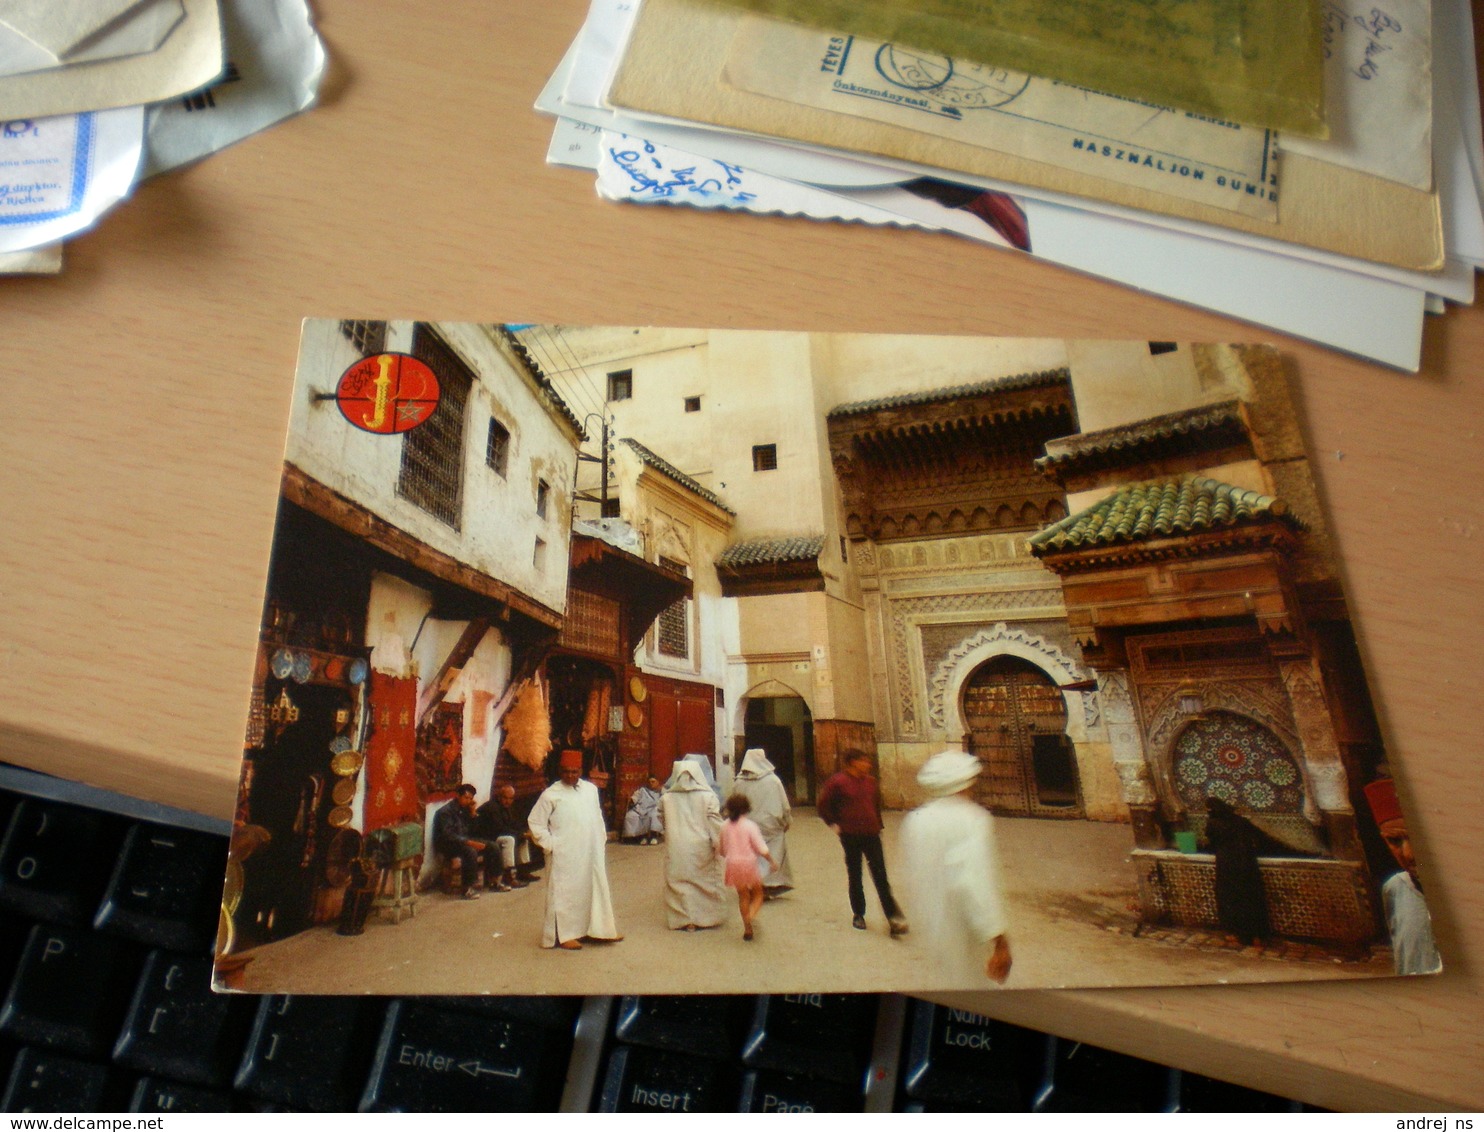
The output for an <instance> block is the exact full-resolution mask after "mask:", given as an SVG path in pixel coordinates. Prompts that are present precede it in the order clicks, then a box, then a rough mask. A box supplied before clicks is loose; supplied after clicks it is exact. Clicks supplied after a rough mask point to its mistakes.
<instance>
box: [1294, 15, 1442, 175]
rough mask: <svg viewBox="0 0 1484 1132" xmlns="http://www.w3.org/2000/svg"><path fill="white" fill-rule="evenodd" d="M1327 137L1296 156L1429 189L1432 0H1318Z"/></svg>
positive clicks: (1306, 144)
mask: <svg viewBox="0 0 1484 1132" xmlns="http://www.w3.org/2000/svg"><path fill="white" fill-rule="evenodd" d="M1324 53H1325V61H1324V67H1325V72H1324V76H1325V77H1324V81H1325V107H1326V118H1327V119H1328V122H1329V127H1330V136H1329V140H1328V141H1319V140H1316V139H1313V138H1301V137H1293V136H1289V137H1284V138H1282V139H1281V141H1280V144H1279V148H1280V149H1281V150H1282V151H1283V152H1284V153H1302V154H1305V155H1306V156H1309V157H1317V158H1318V159H1319V160H1321V161H1328V162H1330V163H1332V164H1335V165H1343V166H1345V167H1346V168H1347V169H1358V170H1359V171H1361V172H1362V173H1373V174H1375V175H1376V176H1377V177H1385V178H1387V179H1388V180H1391V181H1399V182H1401V183H1402V184H1404V185H1411V186H1412V187H1413V188H1414V189H1431V188H1432V0H1325V5H1324Z"/></svg>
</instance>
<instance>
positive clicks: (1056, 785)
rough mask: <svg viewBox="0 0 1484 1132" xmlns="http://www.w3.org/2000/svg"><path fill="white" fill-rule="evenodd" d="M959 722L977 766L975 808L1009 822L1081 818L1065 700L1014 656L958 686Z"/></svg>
mask: <svg viewBox="0 0 1484 1132" xmlns="http://www.w3.org/2000/svg"><path fill="white" fill-rule="evenodd" d="M964 716H965V718H966V719H967V721H968V724H969V749H970V750H971V751H972V752H973V753H974V754H975V755H977V756H978V757H979V759H980V761H982V762H983V763H984V773H983V774H981V775H980V776H979V784H978V787H977V791H976V793H977V797H978V799H979V801H980V803H981V804H983V805H985V806H987V807H989V809H991V810H993V811H994V812H995V813H997V814H1007V815H1011V816H1017V815H1018V816H1022V817H1023V816H1033V817H1065V818H1080V817H1082V816H1083V810H1082V791H1081V787H1080V784H1079V782H1078V779H1077V760H1076V757H1075V755H1074V753H1073V750H1072V743H1071V740H1069V739H1068V738H1067V705H1066V701H1065V700H1063V699H1062V694H1061V691H1060V690H1059V689H1058V688H1057V686H1056V685H1055V684H1054V683H1053V682H1052V680H1051V678H1050V677H1049V676H1047V675H1046V673H1044V672H1042V671H1041V670H1040V669H1039V668H1037V667H1036V666H1035V665H1033V664H1031V663H1029V662H1028V661H1024V660H1021V659H1019V658H1018V657H1012V656H1002V657H996V658H995V659H994V660H991V661H988V662H986V663H985V664H983V665H981V666H980V667H979V668H977V669H976V670H975V671H974V674H973V675H972V676H970V677H969V679H968V681H967V682H966V683H965V685H964Z"/></svg>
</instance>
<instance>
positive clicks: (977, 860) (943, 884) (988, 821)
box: [902, 751, 1010, 989]
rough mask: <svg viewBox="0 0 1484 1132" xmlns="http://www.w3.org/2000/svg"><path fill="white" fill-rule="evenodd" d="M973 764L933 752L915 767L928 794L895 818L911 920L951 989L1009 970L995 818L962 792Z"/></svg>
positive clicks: (954, 754) (975, 769)
mask: <svg viewBox="0 0 1484 1132" xmlns="http://www.w3.org/2000/svg"><path fill="white" fill-rule="evenodd" d="M979 771H980V763H979V760H978V759H976V758H975V757H974V756H973V755H970V754H965V753H964V752H963V751H940V752H939V753H938V754H936V755H934V756H933V757H932V758H930V759H928V761H927V762H926V763H924V764H923V766H922V769H921V770H920V771H918V773H917V782H918V784H919V785H920V786H921V787H922V788H923V790H925V791H926V792H927V794H928V800H927V801H926V802H924V803H923V804H922V805H920V806H918V807H917V809H915V810H913V811H912V812H911V813H910V814H908V815H907V816H906V817H905V818H904V819H903V820H902V849H903V852H904V853H905V855H906V858H907V879H908V883H909V887H908V889H907V896H908V898H909V899H908V905H909V907H910V908H911V909H912V922H913V923H914V924H916V925H917V927H918V931H919V935H920V936H921V937H922V938H924V939H925V940H926V942H927V946H928V947H929V949H930V950H931V952H932V954H933V958H934V960H935V961H936V962H937V963H938V965H939V970H940V971H941V972H942V973H943V976H944V977H945V978H946V979H948V980H951V981H950V982H949V983H948V984H947V987H951V988H952V989H966V988H970V987H976V986H983V985H984V981H985V979H986V978H987V979H992V980H993V981H995V982H997V983H1003V982H1004V981H1005V979H1006V978H1007V977H1008V976H1009V974H1010V942H1009V939H1008V938H1007V937H1006V935H1005V930H1006V922H1005V899H1004V887H1003V885H1002V882H1001V880H1000V865H999V853H998V851H997V850H996V848H995V835H994V819H993V818H991V817H990V816H989V812H988V811H987V810H985V809H984V807H983V806H980V805H979V804H978V803H977V802H975V801H974V800H973V799H971V798H970V797H968V794H967V791H968V790H969V788H970V787H972V786H973V785H974V779H975V778H977V777H978V775H979ZM945 989H946V988H945Z"/></svg>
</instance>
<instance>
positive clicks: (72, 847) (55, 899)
mask: <svg viewBox="0 0 1484 1132" xmlns="http://www.w3.org/2000/svg"><path fill="white" fill-rule="evenodd" d="M119 836H120V826H119V823H118V822H117V821H116V820H115V819H113V818H111V817H108V816H107V815H105V814H100V813H97V812H95V811H93V810H85V809H82V808H81V807H78V806H68V805H63V804H60V803H55V802H36V801H32V800H30V799H26V800H24V801H22V802H21V803H20V805H18V806H17V807H16V808H15V812H14V813H12V814H11V815H10V824H9V825H8V826H7V827H6V830H5V839H4V841H3V842H0V907H4V908H9V909H11V910H12V911H16V912H20V913H21V914H23V915H26V916H30V917H32V918H33V919H37V920H50V921H51V922H53V923H59V924H86V923H90V922H91V921H92V918H93V911H94V909H96V908H97V907H98V899H99V897H101V896H102V895H103V886H104V884H105V882H106V881H107V879H108V869H109V866H110V865H111V864H112V862H113V861H114V859H115V857H116V856H117V854H118V842H119Z"/></svg>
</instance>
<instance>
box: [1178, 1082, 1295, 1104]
mask: <svg viewBox="0 0 1484 1132" xmlns="http://www.w3.org/2000/svg"><path fill="white" fill-rule="evenodd" d="M1179 1078H1180V1081H1179V1086H1178V1087H1179V1092H1180V1107H1179V1108H1178V1109H1177V1110H1176V1111H1177V1112H1301V1111H1302V1108H1301V1106H1299V1105H1298V1104H1296V1103H1295V1102H1293V1101H1287V1100H1284V1099H1283V1098H1282V1097H1278V1096H1274V1095H1273V1094H1272V1093H1264V1092H1260V1091H1258V1090H1257V1089H1248V1088H1245V1087H1244V1086H1242V1085H1232V1084H1228V1083H1227V1082H1225V1081H1217V1080H1215V1079H1214V1078H1211V1077H1202V1076H1201V1075H1200V1074H1199V1073H1180V1074H1179Z"/></svg>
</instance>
